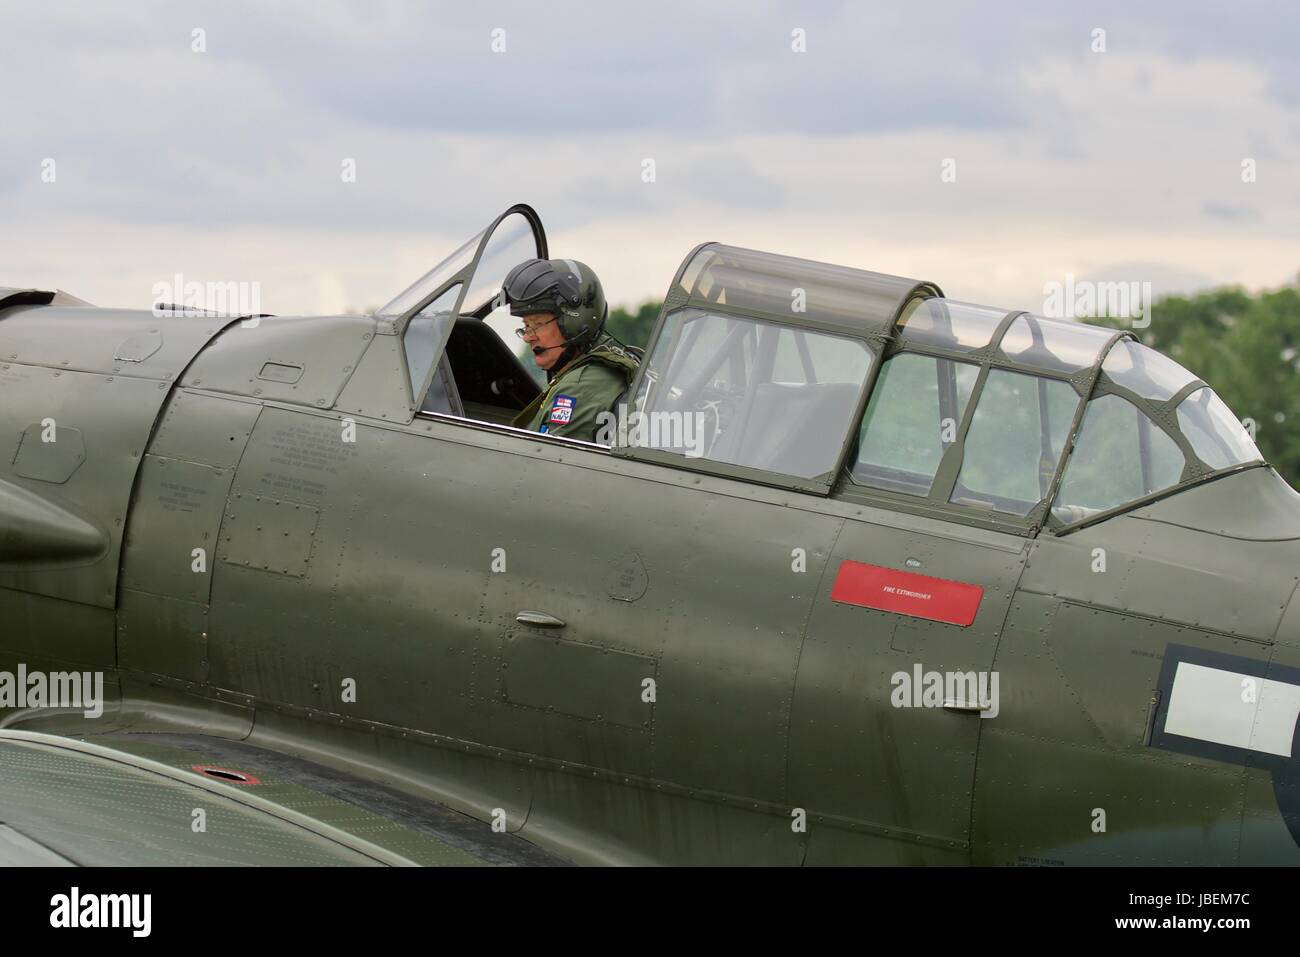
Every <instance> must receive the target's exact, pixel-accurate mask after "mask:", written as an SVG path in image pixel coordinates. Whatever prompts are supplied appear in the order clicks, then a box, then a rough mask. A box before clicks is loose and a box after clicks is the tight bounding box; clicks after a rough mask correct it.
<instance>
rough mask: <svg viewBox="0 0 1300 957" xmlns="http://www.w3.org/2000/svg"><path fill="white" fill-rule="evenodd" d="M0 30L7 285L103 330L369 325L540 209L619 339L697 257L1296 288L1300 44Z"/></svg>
mask: <svg viewBox="0 0 1300 957" xmlns="http://www.w3.org/2000/svg"><path fill="white" fill-rule="evenodd" d="M0 17H2V18H3V19H2V21H0V56H3V57H4V59H5V63H6V66H7V68H8V73H9V75H10V76H11V77H16V78H18V81H17V82H11V83H9V84H7V85H6V86H5V88H4V90H3V92H0V108H3V114H4V115H5V117H6V144H5V149H4V150H3V151H0V200H2V201H3V210H4V212H3V217H4V226H5V229H3V230H0V280H2V281H3V282H5V283H11V284H25V283H37V282H39V283H46V284H50V283H52V284H56V285H59V286H62V287H64V288H67V289H69V290H71V291H73V292H76V293H78V294H80V295H83V296H86V297H87V298H91V299H93V300H95V301H98V302H103V303H121V304H124V305H125V304H130V305H137V304H147V302H146V301H145V300H147V297H148V290H149V288H150V287H151V285H152V283H153V282H155V281H158V279H160V278H165V277H170V276H171V275H172V274H173V273H175V272H176V271H178V270H179V271H183V272H185V273H186V274H187V275H194V276H195V277H196V278H204V279H207V278H211V279H214V280H217V279H223V278H233V279H258V280H260V281H261V282H262V284H263V301H264V304H266V305H267V308H269V309H272V311H277V312H282V313H288V312H317V311H338V310H342V309H344V308H347V307H361V306H367V305H375V304H376V303H379V302H382V301H385V300H387V299H388V298H390V297H391V296H392V295H393V294H394V293H395V292H396V291H398V290H400V289H401V288H402V287H404V286H405V285H406V284H408V283H409V282H410V281H411V280H412V279H414V278H415V277H416V276H417V275H419V274H420V273H421V272H422V271H423V270H424V269H427V268H428V266H430V265H431V264H432V263H433V262H434V261H436V260H437V259H439V258H441V256H443V255H445V254H446V253H447V252H448V251H449V250H450V249H451V248H452V247H454V246H455V245H456V244H458V243H459V242H460V241H461V240H462V239H464V238H465V237H467V236H469V235H471V234H473V233H474V232H476V231H477V230H478V229H480V228H482V226H483V225H484V224H485V223H486V222H487V221H488V220H489V219H491V218H492V216H493V215H495V213H497V212H498V211H500V210H502V209H504V208H505V207H507V206H509V205H510V204H511V203H514V202H518V201H526V202H530V203H532V204H533V205H535V206H536V207H537V208H538V209H539V210H540V211H541V213H542V215H543V217H544V219H545V221H546V223H547V226H548V229H549V231H550V232H551V235H552V240H553V241H552V249H553V250H554V251H555V252H556V253H564V254H567V255H572V256H576V257H577V258H580V259H582V260H583V261H586V262H589V263H590V264H591V265H592V266H593V267H595V268H596V269H597V270H598V271H599V272H600V273H601V275H602V277H606V285H607V287H608V288H609V292H610V297H611V299H612V301H614V302H616V303H617V302H636V301H639V300H641V299H644V298H646V297H648V296H660V295H662V294H663V291H664V289H665V288H666V286H667V284H668V281H669V279H670V277H671V275H672V272H673V270H674V269H675V268H676V266H677V264H678V262H679V261H680V259H681V257H682V256H684V255H685V254H686V252H687V251H688V250H689V249H690V248H691V247H692V246H694V245H695V244H696V243H698V242H700V241H702V240H706V239H719V240H722V241H726V242H731V243H735V244H737V245H746V246H753V247H759V248H769V249H772V250H774V251H778V252H787V253H790V254H792V255H800V256H806V257H809V258H820V259H825V260H827V261H833V262H841V263H845V264H849V265H856V266H861V267H864V268H870V269H876V270H880V271H887V272H897V273H900V274H904V275H912V276H916V277H919V278H927V279H933V280H935V281H937V282H939V283H940V284H941V285H942V286H944V288H945V289H947V290H948V291H949V292H950V293H953V294H958V295H960V296H961V297H962V298H967V299H976V300H984V301H990V302H993V303H996V304H999V305H1008V306H1023V307H1025V308H1035V307H1036V303H1037V302H1038V301H1039V300H1041V287H1042V284H1043V283H1044V282H1045V281H1048V280H1050V279H1056V278H1059V277H1060V276H1062V275H1063V274H1064V273H1065V272H1067V271H1073V272H1074V273H1075V274H1076V275H1084V274H1085V273H1086V272H1088V271H1089V270H1094V271H1095V270H1097V269H1100V268H1103V267H1104V266H1105V264H1107V263H1115V262H1130V263H1147V264H1149V265H1150V266H1151V267H1152V268H1153V269H1155V270H1157V271H1159V270H1164V271H1165V272H1166V273H1169V274H1171V275H1174V274H1176V275H1178V276H1181V277H1184V278H1183V280H1180V281H1184V280H1185V281H1188V282H1199V283H1203V284H1212V283H1215V282H1221V281H1230V282H1242V283H1245V284H1247V285H1252V284H1253V285H1264V284H1275V283H1280V282H1283V281H1286V280H1288V279H1289V278H1290V277H1291V276H1293V275H1294V273H1295V271H1296V263H1295V258H1296V256H1295V252H1294V236H1293V233H1294V227H1293V223H1294V222H1295V220H1296V217H1297V213H1300V209H1298V208H1297V207H1298V205H1300V197H1297V196H1296V195H1295V191H1294V189H1293V188H1292V187H1291V186H1290V185H1289V184H1290V179H1289V174H1288V171H1289V169H1290V167H1291V165H1292V163H1291V157H1293V156H1294V155H1295V154H1296V151H1297V147H1298V146H1300V143H1297V139H1298V138H1300V123H1298V122H1297V120H1298V119H1300V114H1298V112H1297V111H1298V110H1300V103H1298V102H1297V98H1296V97H1297V95H1300V65H1298V64H1297V61H1295V59H1294V57H1293V55H1292V54H1291V51H1290V46H1291V44H1290V43H1289V42H1288V40H1287V38H1288V37H1294V36H1295V35H1296V32H1297V31H1296V29H1295V28H1296V27H1297V26H1300V23H1298V22H1297V20H1298V19H1300V12H1293V11H1291V10H1288V9H1275V8H1273V7H1271V6H1264V5H1255V4H1245V5H1240V6H1236V7H1234V8H1233V9H1232V11H1230V12H1222V11H1219V10H1217V9H1216V8H1215V7H1214V6H1212V5H1210V4H1208V3H1188V4H1185V5H1183V6H1181V7H1180V9H1179V11H1178V13H1177V15H1176V20H1175V19H1173V18H1172V17H1173V15H1171V14H1168V13H1163V12H1159V11H1153V10H1151V9H1145V8H1133V7H1130V6H1128V5H1122V4H1119V3H1109V2H1103V3H1101V4H1099V5H1096V6H1090V7H1089V9H1088V10H1087V11H1083V12H1080V11H1070V10H1065V9H1056V8H1049V7H1039V8H1032V9H1020V8H1015V7H1012V6H1010V5H1008V6H1005V7H1002V6H998V5H991V6H990V5H980V6H974V5H967V4H960V3H955V2H954V3H920V4H902V3H899V4H884V5H875V4H873V5H871V6H870V7H867V6H864V5H860V4H852V3H827V4H818V5H816V6H807V7H802V6H783V5H779V4H776V3H758V4H755V3H739V2H719V3H712V4H708V5H699V4H692V3H686V2H668V3H665V4H656V5H634V6H627V5H619V6H618V7H617V8H615V7H613V6H610V7H591V6H590V5H579V4H576V3H559V4H555V5H546V6H544V7H543V6H539V5H537V4H534V3H522V2H519V3H515V2H508V3H498V4H493V5H492V6H490V7H482V6H480V7H467V6H465V5H440V6H436V7H425V6H423V5H417V4H411V3H404V2H380V3H374V4H371V3H367V4H361V3H328V2H316V3H307V2H285V3H277V4H274V5H262V4H253V3H246V2H234V3H228V4H222V5H221V6H219V7H218V6H210V5H200V4H191V3H183V2H182V3H167V4H160V3H147V2H146V3H138V4H127V5H113V6H112V7H109V6H107V5H105V4H102V3H100V2H90V3H65V4H57V5H53V6H46V7H43V8H41V9H40V10H39V11H37V10H36V8H29V7H13V8H8V9H6V11H5V12H4V13H3V14H2V15H0ZM1098 27H1101V28H1104V29H1105V30H1106V31H1107V34H1106V35H1107V48H1108V49H1107V52H1106V53H1104V54H1094V53H1092V52H1091V50H1090V47H1089V44H1090V38H1091V31H1092V30H1093V29H1095V28H1098ZM497 28H501V29H504V30H505V31H506V33H505V42H506V52H504V53H493V52H492V49H491V42H492V31H493V30H494V29H497ZM195 29H202V30H204V31H206V33H205V39H206V43H207V52H206V53H201V54H200V53H194V52H192V49H191V45H192V37H193V31H194V30H195ZM795 29H803V30H805V31H806V38H807V52H806V53H796V52H794V51H793V50H792V49H791V39H792V37H791V33H792V31H793V30H795ZM1247 157H1249V158H1253V159H1254V160H1255V161H1256V162H1257V164H1258V177H1257V180H1256V181H1255V182H1253V183H1246V182H1243V181H1242V178H1241V175H1240V174H1241V163H1242V160H1243V159H1244V158H1247ZM45 158H53V159H55V160H56V162H57V171H58V179H57V181H56V182H55V183H52V184H51V183H45V182H42V180H41V163H42V160H43V159H45ZM647 158H649V159H653V160H654V161H655V167H656V177H655V181H654V182H652V183H647V182H645V181H644V180H643V178H642V169H643V161H644V160H645V159H647ZM348 160H351V161H355V168H356V171H357V175H356V181H355V182H345V181H344V179H343V177H342V176H341V172H342V169H343V164H344V163H345V161H348ZM946 160H952V161H953V162H954V163H955V167H954V168H955V170H956V173H957V176H956V181H955V182H944V181H943V180H942V179H941V176H940V172H941V169H942V168H943V164H944V162H945V161H946Z"/></svg>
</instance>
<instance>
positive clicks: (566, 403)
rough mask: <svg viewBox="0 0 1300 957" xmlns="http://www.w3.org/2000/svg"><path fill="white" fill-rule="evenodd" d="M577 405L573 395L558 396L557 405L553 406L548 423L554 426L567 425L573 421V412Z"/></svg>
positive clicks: (556, 398)
mask: <svg viewBox="0 0 1300 957" xmlns="http://www.w3.org/2000/svg"><path fill="white" fill-rule="evenodd" d="M575 407H576V403H574V401H573V396H571V395H557V396H556V397H555V404H554V405H552V406H551V414H550V415H549V416H548V417H547V419H546V421H547V422H548V423H551V424H552V425H567V424H568V423H570V422H572V421H573V410H574V408H575Z"/></svg>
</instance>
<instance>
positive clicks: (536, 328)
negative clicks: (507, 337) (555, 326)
mask: <svg viewBox="0 0 1300 957" xmlns="http://www.w3.org/2000/svg"><path fill="white" fill-rule="evenodd" d="M558 318H560V317H559V316H552V317H551V318H549V319H547V320H546V322H539V323H537V324H536V325H532V326H530V325H524V326H523V327H522V328H520V329H516V330H515V335H517V336H518V337H519V338H520V339H527V338H528V337H529V336H535V335H537V334H538V333H539V332H541V331H542V327H543V326H546V325H549V324H550V323H552V322H554V321H555V320H556V319H558Z"/></svg>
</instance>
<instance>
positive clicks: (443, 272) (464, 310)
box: [376, 205, 547, 410]
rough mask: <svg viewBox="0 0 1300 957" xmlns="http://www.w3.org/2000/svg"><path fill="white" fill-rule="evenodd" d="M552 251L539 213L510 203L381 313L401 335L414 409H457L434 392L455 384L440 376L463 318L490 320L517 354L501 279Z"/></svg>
mask: <svg viewBox="0 0 1300 957" xmlns="http://www.w3.org/2000/svg"><path fill="white" fill-rule="evenodd" d="M546 255H547V251H546V235H545V233H544V232H543V231H542V224H541V220H540V219H539V218H538V216H537V213H536V212H534V211H533V210H532V209H531V208H530V207H528V206H524V205H518V206H512V207H510V209H508V210H506V211H505V212H504V213H502V214H501V215H500V216H498V217H497V218H496V219H494V220H493V221H492V222H491V223H489V224H488V226H487V228H486V229H484V230H482V231H481V232H479V233H478V234H476V235H475V236H474V237H473V238H472V239H470V240H469V241H468V242H466V243H464V244H463V245H461V246H460V247H459V248H458V249H457V250H456V251H455V252H453V253H452V254H451V255H450V256H448V257H447V258H446V259H444V260H443V261H442V262H440V263H439V264H438V265H436V266H434V267H433V269H431V270H429V272H427V273H425V274H424V275H423V276H421V277H420V278H419V279H418V280H416V282H414V283H412V284H411V286H409V287H408V288H407V289H405V290H403V291H402V292H401V293H400V294H399V295H398V296H396V297H395V298H394V299H393V300H392V301H391V302H389V303H387V304H386V305H384V306H383V307H382V308H381V309H380V310H379V311H378V312H377V313H376V315H378V316H379V317H380V318H383V319H388V320H390V321H391V322H392V324H393V327H394V328H395V330H396V332H397V334H398V335H399V336H401V337H402V356H403V358H404V360H405V364H406V377H407V381H408V382H409V383H410V386H411V395H412V407H413V408H415V409H438V410H445V409H453V410H454V409H455V408H456V405H457V403H456V402H454V401H441V400H438V397H437V396H436V395H434V394H433V393H439V394H441V393H442V392H445V391H446V390H447V389H448V388H449V386H448V384H447V383H446V382H445V381H435V379H436V378H437V376H438V375H441V376H442V377H443V379H445V378H446V377H447V376H448V375H449V370H448V369H446V368H441V366H440V359H441V358H442V357H443V356H444V354H445V352H446V349H447V343H448V339H449V338H450V336H451V334H452V330H453V329H455V328H456V323H457V320H460V319H465V318H474V319H475V320H476V321H477V320H480V319H484V320H487V321H488V324H489V325H491V327H492V328H493V330H494V331H495V332H496V333H497V334H498V335H500V336H501V337H502V341H504V342H506V343H507V345H508V347H509V349H510V350H511V351H512V352H515V353H516V355H518V352H517V351H516V350H517V348H518V346H519V342H518V341H517V340H516V339H515V338H514V337H513V336H509V335H508V329H509V328H510V327H511V322H510V317H509V314H508V310H507V309H506V308H505V305H504V303H503V302H502V301H501V284H502V283H503V282H504V281H505V277H506V275H507V274H508V273H509V272H510V270H511V269H513V268H514V267H515V266H517V265H518V264H519V263H521V262H523V261H524V260H527V259H545V258H546ZM440 368H441V372H439V370H440ZM524 368H525V369H526V368H527V367H524ZM534 391H535V390H534Z"/></svg>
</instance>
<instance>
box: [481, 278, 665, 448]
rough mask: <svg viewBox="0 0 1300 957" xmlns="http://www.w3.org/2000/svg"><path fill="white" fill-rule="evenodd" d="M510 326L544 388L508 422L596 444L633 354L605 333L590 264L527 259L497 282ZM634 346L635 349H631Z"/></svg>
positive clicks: (628, 377) (604, 310) (634, 361)
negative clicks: (541, 374) (517, 322)
mask: <svg viewBox="0 0 1300 957" xmlns="http://www.w3.org/2000/svg"><path fill="white" fill-rule="evenodd" d="M502 290H503V292H504V293H505V297H506V301H507V302H508V303H509V304H510V314H511V315H513V316H519V317H520V318H521V319H522V320H523V323H524V324H523V327H522V328H520V329H516V330H515V334H516V335H518V336H519V337H520V338H521V339H523V340H524V342H526V343H528V345H529V347H530V348H531V349H532V353H533V361H534V362H535V363H537V366H538V368H540V369H544V370H546V380H547V386H546V388H545V389H544V390H543V391H542V394H541V395H540V396H538V397H537V398H536V399H534V400H533V401H532V402H530V403H529V404H528V406H527V407H526V408H525V409H524V410H523V411H522V412H520V413H519V415H517V416H516V417H515V419H514V421H513V422H512V423H511V424H512V425H514V426H515V427H516V428H521V429H528V430H529V431H532V432H543V433H546V434H547V435H562V436H568V437H570V438H575V439H584V440H586V441H588V442H592V441H595V439H596V433H597V431H598V430H599V429H600V427H601V426H602V425H604V424H605V422H604V421H603V420H601V419H599V416H600V413H602V412H615V413H617V410H616V409H615V408H614V407H615V405H616V404H617V403H618V401H619V399H620V397H621V396H622V395H623V394H624V393H625V392H626V391H627V387H628V384H629V383H630V382H631V381H632V376H633V375H634V374H635V373H636V370H637V365H638V356H637V355H636V354H635V353H634V352H633V350H630V349H627V348H624V347H622V346H620V345H619V344H618V343H617V342H616V341H615V340H614V339H613V337H612V336H610V335H609V334H608V333H606V332H605V320H606V319H607V318H608V316H609V306H608V305H607V304H606V302H605V293H604V290H602V289H601V287H600V280H599V279H597V278H596V274H595V273H594V272H592V271H591V267H589V266H586V265H584V264H583V263H580V262H577V261H576V260H573V259H529V260H526V261H525V262H522V263H520V264H519V265H518V266H516V267H515V268H514V269H512V270H510V273H509V274H508V275H507V276H506V278H505V282H504V283H503V284H502ZM638 351H639V350H638Z"/></svg>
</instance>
